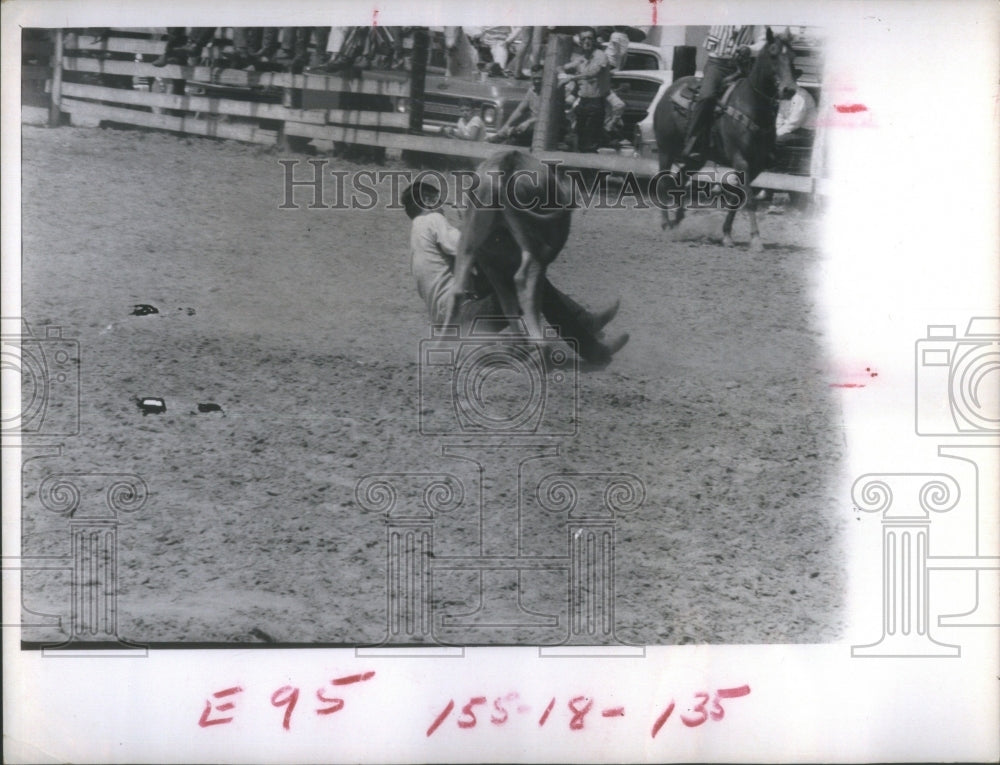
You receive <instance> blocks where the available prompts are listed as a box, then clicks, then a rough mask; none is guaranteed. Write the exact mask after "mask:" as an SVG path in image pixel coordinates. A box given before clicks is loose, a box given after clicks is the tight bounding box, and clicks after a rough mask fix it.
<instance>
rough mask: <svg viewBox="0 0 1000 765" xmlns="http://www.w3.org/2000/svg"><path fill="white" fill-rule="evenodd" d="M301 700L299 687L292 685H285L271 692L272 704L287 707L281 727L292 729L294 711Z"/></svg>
mask: <svg viewBox="0 0 1000 765" xmlns="http://www.w3.org/2000/svg"><path fill="white" fill-rule="evenodd" d="M298 701H299V689H298V688H293V687H292V686H290V685H286V686H283V687H281V688H279V689H278V690H276V691H275V692H274V693H272V694H271V704H272V705H273V706H276V707H285V715H284V717H283V719H282V720H281V727H282V728H284V729H285V730H291V727H292V725H291V724H292V711H293V710H294V709H295V705H296V704H297V703H298Z"/></svg>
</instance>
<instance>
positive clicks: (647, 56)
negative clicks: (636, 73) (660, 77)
mask: <svg viewBox="0 0 1000 765" xmlns="http://www.w3.org/2000/svg"><path fill="white" fill-rule="evenodd" d="M659 68H660V60H659V58H657V57H656V54H654V53H649V52H647V51H629V52H628V53H626V54H625V66H623V67H622V69H630V70H636V69H638V70H648V69H654V70H655V69H659Z"/></svg>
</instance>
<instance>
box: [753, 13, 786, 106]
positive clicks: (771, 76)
mask: <svg viewBox="0 0 1000 765" xmlns="http://www.w3.org/2000/svg"><path fill="white" fill-rule="evenodd" d="M791 40H792V33H791V30H789V29H787V28H786V29H785V32H784V34H781V35H776V34H774V32H772V31H771V27H768V28H767V45H765V46H764V48H763V50H761V52H760V53H759V54H758V55H757V60H756V61H755V62H754V67H753V69H752V70H751V79H753V80H754V81H755V86H756V87H757V88H758V89H760V90H761V91H762V92H764V93H768V94H774V95H775V96H776V97H777V98H791V97H792V96H794V95H795V90H796V87H797V86H796V84H795V75H794V74H793V73H792V72H793V70H792V60H793V59H794V58H795V53H794V52H793V51H792V46H791Z"/></svg>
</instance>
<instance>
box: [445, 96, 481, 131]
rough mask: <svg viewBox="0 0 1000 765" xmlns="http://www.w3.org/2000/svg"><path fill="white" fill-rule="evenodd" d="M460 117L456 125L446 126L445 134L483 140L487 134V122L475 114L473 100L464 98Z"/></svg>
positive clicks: (460, 105)
mask: <svg viewBox="0 0 1000 765" xmlns="http://www.w3.org/2000/svg"><path fill="white" fill-rule="evenodd" d="M458 108H459V115H460V116H459V118H458V123H457V124H456V125H455V127H448V128H445V130H444V134H445V135H446V136H448V137H449V138H459V139H461V140H463V141H482V140H483V137H484V136H485V135H486V123H485V122H483V118H482V117H480V116H479V115H478V114H475V113H474V112H473V109H472V102H471V101H468V100H466V99H463V100H462V101H461V102H460V103H459V105H458Z"/></svg>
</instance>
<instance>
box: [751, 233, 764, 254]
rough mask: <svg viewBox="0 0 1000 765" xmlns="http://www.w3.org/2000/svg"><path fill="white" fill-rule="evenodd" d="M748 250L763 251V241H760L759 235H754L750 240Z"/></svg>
mask: <svg viewBox="0 0 1000 765" xmlns="http://www.w3.org/2000/svg"><path fill="white" fill-rule="evenodd" d="M750 252H764V243H763V242H762V241H760V237H759V236H755V237H753V238H752V239H751V240H750Z"/></svg>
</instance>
